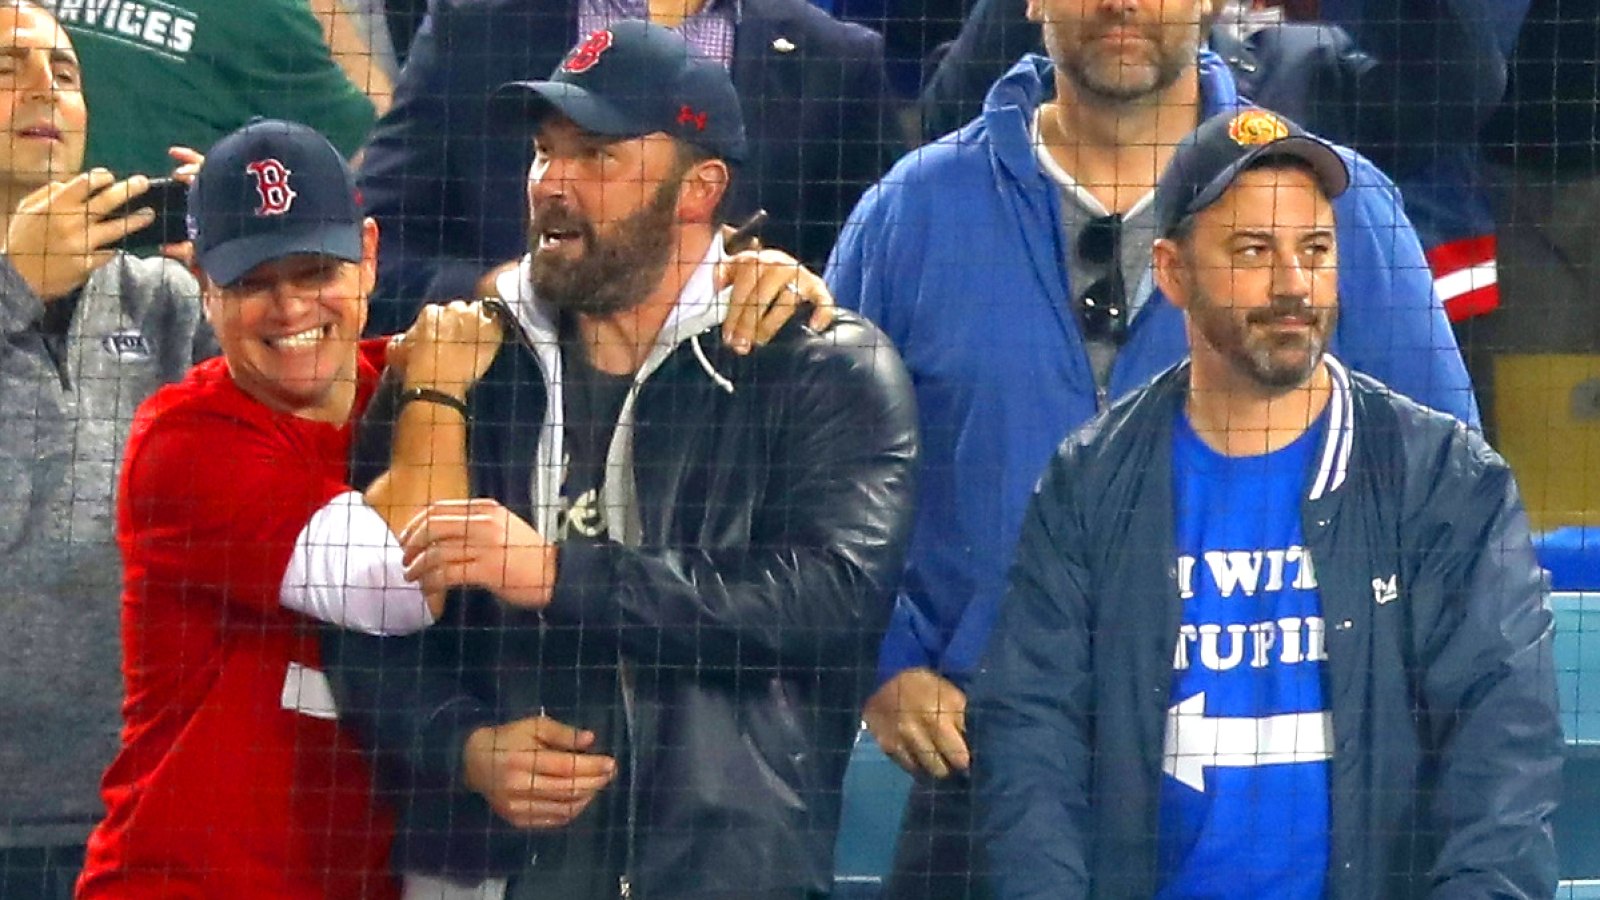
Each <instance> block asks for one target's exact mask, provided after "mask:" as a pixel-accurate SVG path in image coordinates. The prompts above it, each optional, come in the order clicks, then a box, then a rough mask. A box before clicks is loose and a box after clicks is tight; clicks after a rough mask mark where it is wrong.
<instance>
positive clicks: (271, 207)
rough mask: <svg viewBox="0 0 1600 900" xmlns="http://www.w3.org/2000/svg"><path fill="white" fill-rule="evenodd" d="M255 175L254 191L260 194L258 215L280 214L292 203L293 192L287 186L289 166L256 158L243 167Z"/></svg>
mask: <svg viewBox="0 0 1600 900" xmlns="http://www.w3.org/2000/svg"><path fill="white" fill-rule="evenodd" d="M244 170H245V171H246V172H249V173H250V174H251V175H254V176H255V177H256V193H257V194H260V195H261V205H260V206H258V207H256V215H258V216H281V215H283V214H284V213H286V212H288V211H289V207H290V206H292V205H293V204H294V198H295V192H294V190H293V189H292V188H290V187H289V167H288V166H285V165H284V164H283V163H281V162H278V161H277V160H275V159H258V160H256V161H255V162H253V163H250V164H249V165H247V166H245V167H244Z"/></svg>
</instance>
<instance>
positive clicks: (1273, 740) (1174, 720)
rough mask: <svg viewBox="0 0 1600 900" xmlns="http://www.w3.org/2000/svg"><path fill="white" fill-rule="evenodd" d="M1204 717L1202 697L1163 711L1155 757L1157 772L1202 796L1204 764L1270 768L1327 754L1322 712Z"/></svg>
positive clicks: (1328, 729)
mask: <svg viewBox="0 0 1600 900" xmlns="http://www.w3.org/2000/svg"><path fill="white" fill-rule="evenodd" d="M1205 713H1206V695H1205V694H1203V693H1200V694H1195V695H1194V696H1193V697H1190V698H1189V699H1187V700H1184V701H1182V702H1181V703H1179V704H1178V705H1177V706H1174V707H1172V709H1170V710H1168V711H1167V738H1166V742H1165V747H1164V748H1163V753H1162V759H1161V768H1162V770H1163V771H1165V772H1166V773H1167V774H1168V775H1171V776H1172V777H1173V778H1176V779H1178V780H1179V781H1181V782H1183V783H1184V784H1186V785H1188V786H1189V787H1191V788H1194V789H1195V790H1197V791H1200V792H1202V793H1204V792H1205V789H1206V783H1205V769H1206V767H1207V766H1236V767H1237V766H1272V765H1280V764H1282V763H1297V762H1321V761H1322V760H1325V759H1330V758H1332V756H1333V750H1332V746H1333V721H1332V719H1330V718H1329V716H1328V714H1327V712H1308V713H1286V714H1284V715H1279V716H1264V717H1262V718H1259V719H1246V718H1222V717H1218V718H1213V717H1211V716H1208V715H1206V714H1205Z"/></svg>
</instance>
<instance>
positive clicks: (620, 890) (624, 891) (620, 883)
mask: <svg viewBox="0 0 1600 900" xmlns="http://www.w3.org/2000/svg"><path fill="white" fill-rule="evenodd" d="M617 896H618V897H620V898H622V900H628V898H629V897H632V896H633V883H632V882H630V881H628V876H626V875H624V876H622V877H621V878H618V879H617Z"/></svg>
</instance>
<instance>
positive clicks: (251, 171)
mask: <svg viewBox="0 0 1600 900" xmlns="http://www.w3.org/2000/svg"><path fill="white" fill-rule="evenodd" d="M361 231H362V216H361V199H360V195H359V194H358V193H357V191H356V182H355V175H354V174H353V173H351V171H350V166H349V164H348V163H346V162H345V159H344V157H343V156H341V155H340V153H339V151H338V150H336V149H334V147H333V145H332V144H330V143H328V139H327V138H325V137H323V136H322V135H321V134H318V133H317V132H316V131H315V130H314V129H312V128H309V127H307V126H305V125H301V124H299V123H296V122H285V121H282V120H279V119H256V120H253V121H251V122H250V124H248V125H246V126H244V127H243V128H240V129H239V130H238V131H235V132H233V133H232V134H229V135H228V136H227V137H224V138H223V139H222V140H220V141H218V142H217V143H216V144H215V145H214V146H213V147H212V148H211V150H210V151H209V152H208V153H206V159H205V163H204V164H203V165H202V166H201V167H200V174H199V175H197V176H196V177H195V182H194V186H193V188H192V189H191V190H190V191H189V237H190V239H191V240H193V241H194V249H195V258H196V260H197V262H198V263H199V265H200V269H201V270H202V271H204V272H205V273H206V275H207V277H209V278H210V279H211V280H212V281H214V282H216V283H217V284H219V285H224V286H226V285H230V284H233V283H234V282H236V281H238V280H239V279H240V278H242V277H244V276H245V275H246V274H247V273H248V272H249V271H250V270H251V269H254V268H255V267H256V266H259V265H261V264H262V263H266V262H272V261H274V260H278V259H282V258H284V257H286V256H293V255H296V254H301V253H314V254H319V255H323V256H332V257H335V258H337V259H342V260H345V261H347V262H360V261H361Z"/></svg>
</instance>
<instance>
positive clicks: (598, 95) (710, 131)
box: [491, 20, 745, 162]
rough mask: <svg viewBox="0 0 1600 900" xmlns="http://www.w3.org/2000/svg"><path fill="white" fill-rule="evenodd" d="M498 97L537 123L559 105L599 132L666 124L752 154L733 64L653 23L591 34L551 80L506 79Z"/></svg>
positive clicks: (732, 151) (730, 157)
mask: <svg viewBox="0 0 1600 900" xmlns="http://www.w3.org/2000/svg"><path fill="white" fill-rule="evenodd" d="M491 102H492V103H493V104H494V105H495V107H496V110H495V111H496V112H497V113H500V114H502V115H504V116H506V117H507V118H509V119H512V120H514V121H518V122H524V123H531V124H533V125H537V124H538V122H539V121H540V120H542V119H543V118H544V117H545V116H546V115H548V114H549V113H551V112H553V111H559V112H560V113H561V114H562V115H565V116H566V117H567V118H569V119H571V120H572V121H573V122H575V123H577V125H578V127H580V128H582V129H584V130H585V131H588V132H591V133H594V134H600V135H605V136H608V137H616V138H634V137H640V136H641V135H646V134H651V133H654V132H658V131H659V132H664V133H666V134H669V135H671V136H673V137H675V138H678V139H679V140H682V141H684V142H685V143H688V144H693V145H695V146H697V147H700V148H702V149H704V150H706V151H709V152H710V153H712V154H714V155H715V156H717V157H718V158H719V159H723V160H726V161H729V162H740V161H742V160H743V159H744V156H745V135H744V116H743V114H742V113H741V112H740V110H739V93H738V91H736V90H735V89H734V87H733V81H732V79H730V78H729V77H728V72H727V69H725V68H724V67H723V66H722V65H721V64H720V63H717V62H714V61H712V60H709V59H706V58H705V57H702V56H700V55H699V54H697V53H696V52H695V51H694V50H693V49H692V48H691V47H690V46H689V45H688V43H687V42H685V41H684V39H683V38H682V37H681V36H679V34H678V33H677V32H675V31H672V30H671V29H668V28H663V27H661V26H659V25H652V24H650V23H648V22H641V21H637V20H627V21H622V22H615V23H613V24H612V25H610V26H609V27H607V28H602V29H600V30H598V31H595V32H593V33H591V34H590V35H589V36H588V37H585V38H583V39H582V40H580V41H579V42H578V45H577V46H575V47H573V48H572V50H570V51H569V52H568V53H567V55H566V57H565V58H564V59H562V61H561V64H560V65H558V66H556V70H555V72H553V73H551V75H550V78H549V79H548V80H545V81H513V82H511V83H509V84H503V85H501V86H500V87H499V88H498V89H496V91H495V92H494V96H493V98H492V101H491Z"/></svg>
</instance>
